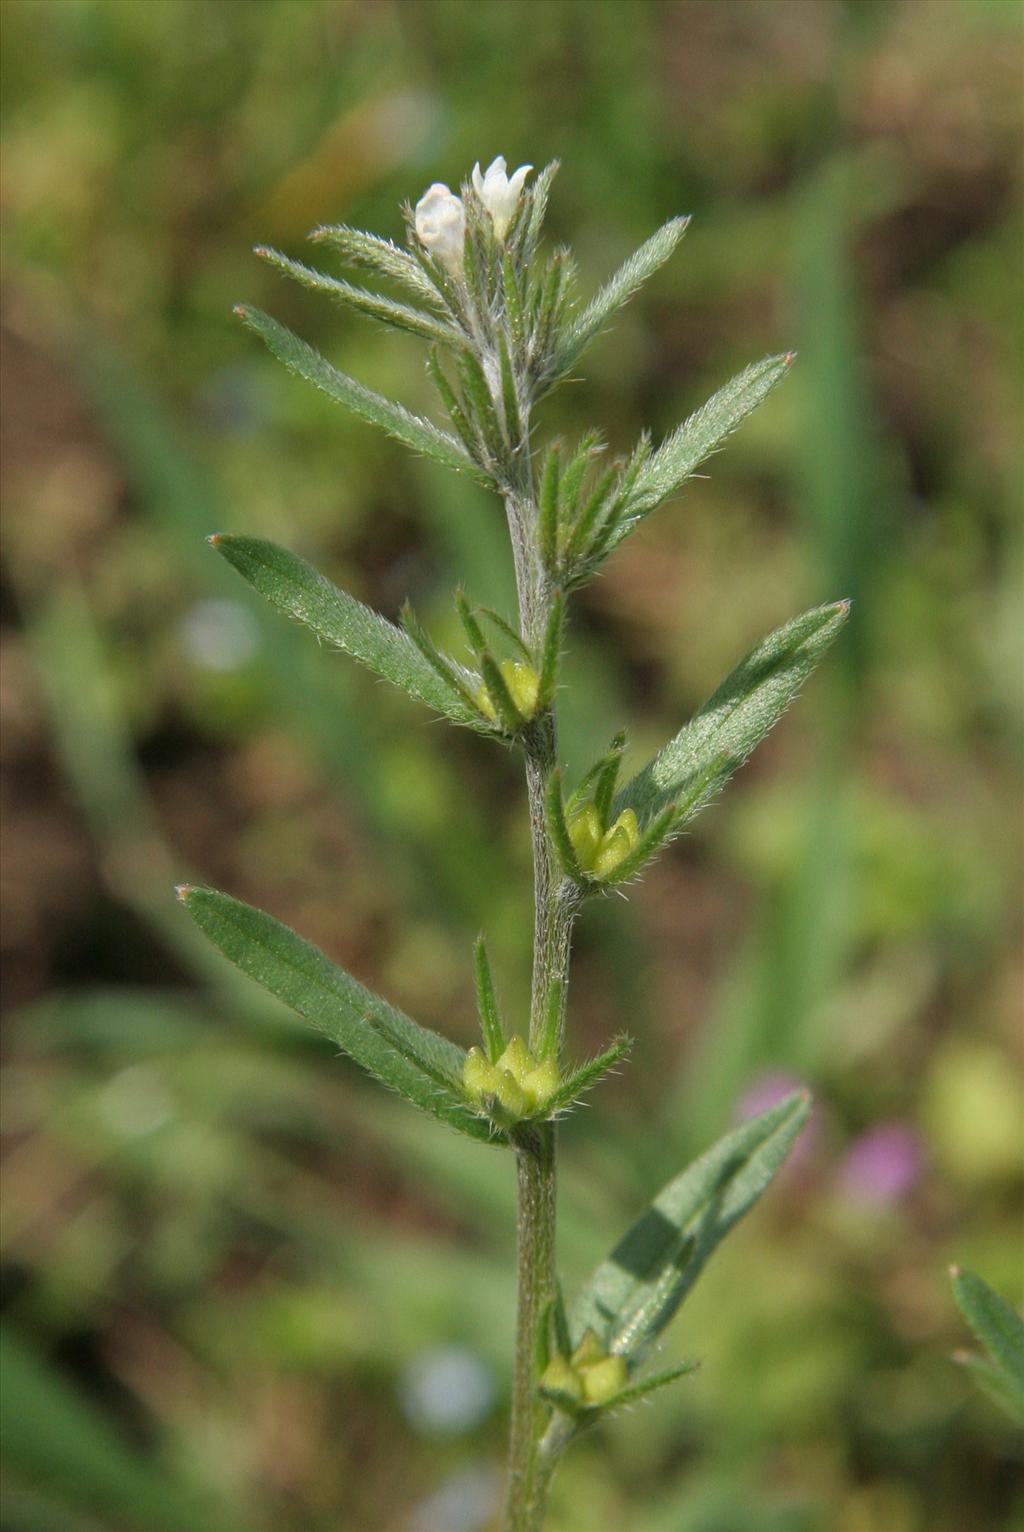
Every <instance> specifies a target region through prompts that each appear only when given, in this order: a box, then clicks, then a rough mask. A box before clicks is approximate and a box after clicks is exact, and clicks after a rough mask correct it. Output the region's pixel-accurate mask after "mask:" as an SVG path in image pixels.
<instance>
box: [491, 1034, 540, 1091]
mask: <svg viewBox="0 0 1024 1532" xmlns="http://www.w3.org/2000/svg"><path fill="white" fill-rule="evenodd" d="M533 1066H534V1060H533V1058H532V1057H531V1054H530V1050H529V1048H527V1046H526V1044H525V1043H524V1042H523V1039H522V1038H521V1037H519V1036H518V1034H517V1035H516V1036H515V1037H513V1038H511V1039H510V1040H509V1043H508V1045H507V1047H506V1049H505V1052H504V1053H503V1054H502V1055H501V1058H500V1059H499V1060H498V1063H497V1068H498V1069H507V1070H509V1071H510V1073H511V1074H513V1075H514V1076H515V1078H516V1079H517V1080H521V1079H522V1078H523V1076H524V1075H525V1074H526V1072H527V1070H529V1069H532V1068H533Z"/></svg>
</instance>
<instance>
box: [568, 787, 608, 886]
mask: <svg viewBox="0 0 1024 1532" xmlns="http://www.w3.org/2000/svg"><path fill="white" fill-rule="evenodd" d="M602 833H603V832H602V830H601V816H600V815H599V814H598V812H597V805H596V804H594V803H587V804H584V806H583V808H581V809H577V810H576V813H575V814H573V816H572V818H571V819H570V820H569V839H570V840H571V841H572V844H573V850H574V851H575V852H576V857H577V860H578V861H579V864H580V866H581V867H582V868H583V870H584V872H589V871H590V870H591V868H592V867H593V865H594V862H595V861H596V859H597V853H598V850H599V848H600V845H601V836H602Z"/></svg>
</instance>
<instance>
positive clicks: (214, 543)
mask: <svg viewBox="0 0 1024 1532" xmlns="http://www.w3.org/2000/svg"><path fill="white" fill-rule="evenodd" d="M223 536H224V533H223V532H211V533H210V535H209V537H208V538H207V539H206V541H207V542H208V543H209V545H210V547H211V548H219V547H220V540H221V538H222V537H223Z"/></svg>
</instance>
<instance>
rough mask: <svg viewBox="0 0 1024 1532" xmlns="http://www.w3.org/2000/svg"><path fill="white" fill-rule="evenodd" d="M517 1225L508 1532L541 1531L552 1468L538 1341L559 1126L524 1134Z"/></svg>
mask: <svg viewBox="0 0 1024 1532" xmlns="http://www.w3.org/2000/svg"><path fill="white" fill-rule="evenodd" d="M516 1157H517V1167H516V1168H517V1173H518V1189H519V1227H518V1242H517V1243H518V1255H517V1285H518V1303H517V1315H516V1353H515V1376H514V1381H513V1385H512V1429H511V1435H510V1441H509V1465H508V1467H509V1479H508V1501H507V1506H506V1515H505V1527H506V1532H540V1528H541V1527H542V1525H543V1521H544V1507H545V1501H546V1498H547V1494H546V1492H547V1485H548V1481H549V1478H550V1473H549V1472H544V1471H543V1466H542V1464H541V1462H540V1459H539V1444H540V1439H541V1437H542V1435H543V1433H544V1429H545V1427H546V1425H547V1422H548V1419H549V1418H550V1415H551V1411H550V1408H549V1407H548V1406H547V1405H545V1404H544V1402H543V1400H542V1399H541V1398H540V1397H539V1395H538V1393H537V1381H538V1378H537V1362H538V1340H539V1337H540V1327H541V1325H542V1324H543V1323H544V1320H545V1317H546V1310H547V1306H548V1304H549V1303H550V1302H551V1300H552V1299H553V1297H554V1294H555V1125H554V1123H543V1124H541V1125H540V1126H539V1127H537V1128H535V1129H533V1130H531V1131H530V1132H529V1133H523V1135H522V1136H521V1138H520V1141H519V1145H518V1147H517V1155H516Z"/></svg>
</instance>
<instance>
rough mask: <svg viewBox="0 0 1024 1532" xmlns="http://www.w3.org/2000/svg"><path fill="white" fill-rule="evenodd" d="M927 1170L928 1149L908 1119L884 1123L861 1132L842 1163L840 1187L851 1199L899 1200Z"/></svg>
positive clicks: (856, 1200) (858, 1200) (860, 1201)
mask: <svg viewBox="0 0 1024 1532" xmlns="http://www.w3.org/2000/svg"><path fill="white" fill-rule="evenodd" d="M923 1170H924V1148H923V1146H922V1143H921V1140H920V1138H919V1137H918V1135H917V1133H915V1132H914V1129H913V1128H911V1127H908V1125H907V1124H906V1123H904V1122H882V1123H879V1124H878V1125H877V1126H876V1127H874V1128H871V1129H869V1130H868V1132H867V1133H863V1134H861V1136H860V1138H857V1139H855V1140H854V1141H853V1143H852V1144H851V1145H850V1147H849V1149H847V1151H846V1153H845V1155H844V1156H843V1158H842V1160H841V1161H840V1164H839V1189H840V1192H841V1193H842V1195H843V1196H844V1197H846V1198H847V1199H848V1200H849V1201H851V1202H859V1203H871V1204H874V1205H876V1206H881V1205H883V1204H891V1203H894V1202H899V1201H900V1200H901V1199H902V1198H903V1197H906V1196H907V1194H908V1193H909V1192H911V1191H913V1189H914V1187H915V1186H916V1185H917V1183H918V1181H919V1180H920V1178H921V1173H922V1171H923Z"/></svg>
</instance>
